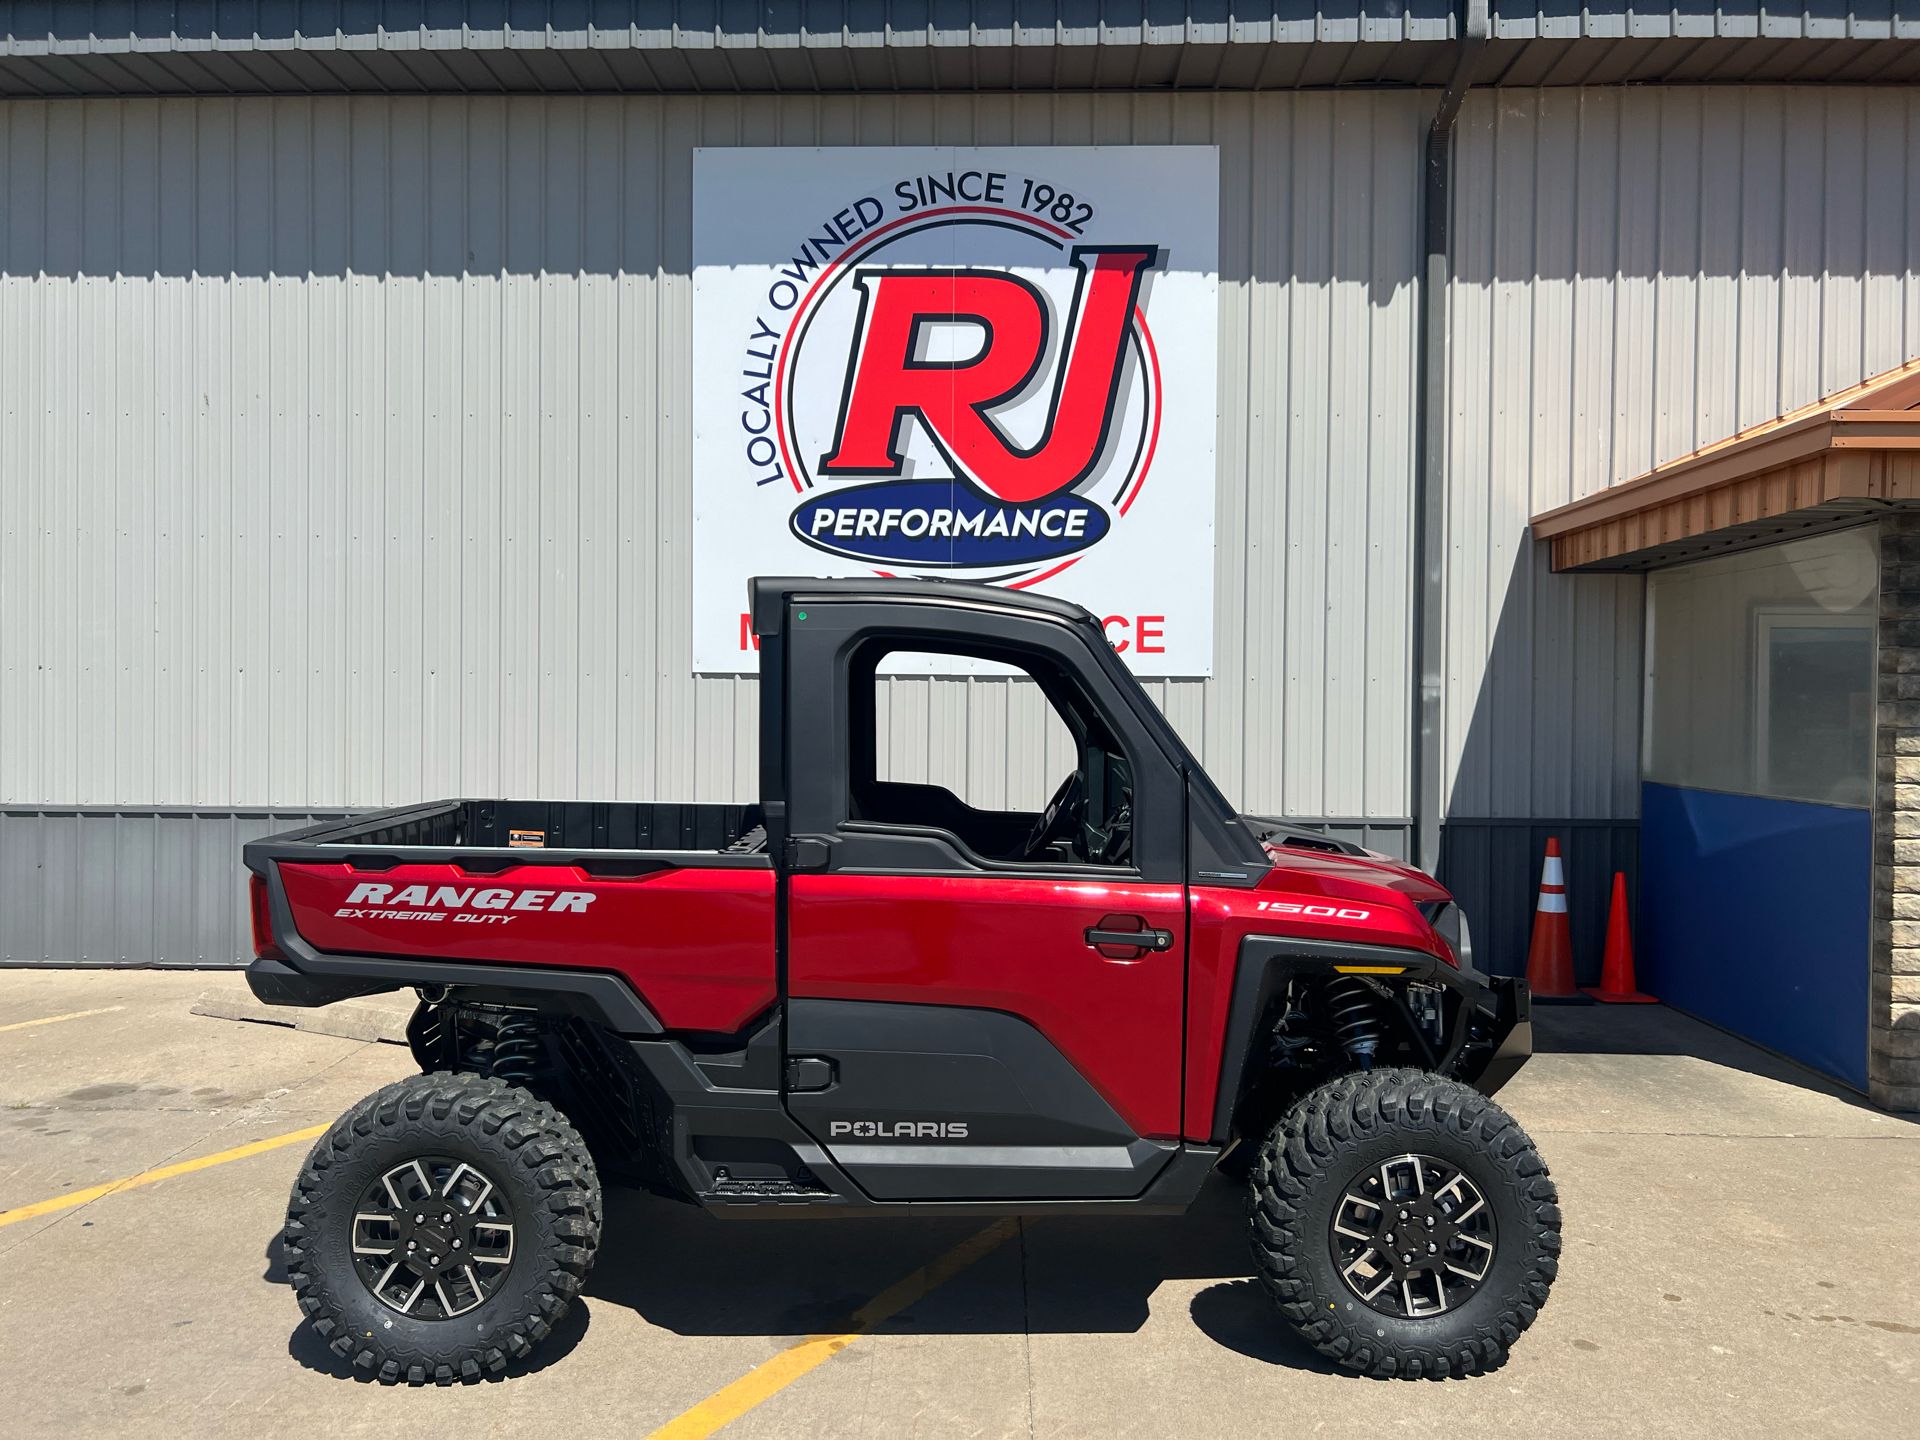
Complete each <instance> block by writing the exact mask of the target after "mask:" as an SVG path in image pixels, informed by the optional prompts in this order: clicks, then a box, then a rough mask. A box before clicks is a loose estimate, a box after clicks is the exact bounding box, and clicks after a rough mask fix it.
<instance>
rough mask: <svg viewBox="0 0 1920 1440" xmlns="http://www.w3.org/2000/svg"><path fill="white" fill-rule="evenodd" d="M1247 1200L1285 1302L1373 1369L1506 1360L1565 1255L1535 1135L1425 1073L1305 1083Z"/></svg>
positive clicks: (1332, 1343) (1419, 1372)
mask: <svg viewBox="0 0 1920 1440" xmlns="http://www.w3.org/2000/svg"><path fill="white" fill-rule="evenodd" d="M1249 1198H1250V1204H1249V1211H1248V1214H1249V1219H1250V1222H1251V1227H1252V1238H1253V1253H1254V1262H1255V1265H1256V1267H1257V1269H1258V1273H1259V1276H1260V1279H1261V1282H1262V1284H1263V1285H1264V1286H1265V1288H1266V1290H1267V1292H1268V1294H1269V1295H1270V1296H1271V1297H1272V1298H1273V1300H1274V1303H1275V1304H1276V1305H1277V1306H1278V1307H1279V1310H1280V1313H1281V1315H1282V1316H1284V1317H1285V1318H1286V1319H1287V1321H1288V1322H1289V1323H1290V1324H1292V1325H1293V1327H1294V1328H1295V1329H1296V1330H1297V1331H1299V1333H1300V1334H1301V1336H1302V1337H1303V1338H1304V1339H1305V1340H1306V1341H1307V1343H1308V1344H1310V1345H1312V1346H1313V1347H1314V1348H1315V1349H1316V1350H1318V1351H1319V1352H1320V1353H1321V1354H1323V1355H1326V1356H1327V1357H1329V1358H1330V1359H1333V1360H1336V1361H1338V1362H1339V1363H1340V1364H1342V1365H1344V1366H1346V1367H1347V1368H1349V1369H1353V1370H1360V1371H1364V1372H1366V1373H1368V1374H1372V1375H1380V1376H1403V1377H1406V1378H1409V1379H1412V1378H1418V1377H1421V1376H1430V1377H1443V1376H1448V1375H1461V1374H1472V1373H1475V1372H1477V1371H1481V1370H1486V1369H1491V1368H1493V1367H1495V1366H1497V1365H1499V1364H1501V1363H1502V1362H1503V1361H1504V1360H1505V1359H1506V1355H1507V1350H1508V1348H1509V1347H1510V1346H1511V1345H1512V1344H1513V1343H1514V1342H1515V1341H1516V1340H1517V1339H1518V1338H1519V1336H1520V1332H1521V1331H1523V1330H1525V1329H1526V1328H1527V1327H1528V1326H1529V1325H1531V1324H1532V1323H1533V1320H1534V1317H1535V1316H1536V1315H1537V1314H1538V1313H1539V1309H1540V1307H1541V1306H1542V1305H1543V1304H1545V1303H1546V1299H1547V1292H1548V1289H1549V1288H1550V1287H1551V1286H1552V1284H1553V1279H1554V1275H1555V1273H1556V1271H1557V1269H1558V1264H1559V1254H1560V1208H1559V1205H1558V1197H1557V1195H1556V1193H1555V1191H1554V1186H1553V1181H1552V1180H1551V1179H1550V1178H1549V1177H1548V1174H1547V1167H1546V1165H1545V1163H1544V1162H1543V1161H1542V1160H1541V1159H1540V1155H1539V1152H1538V1151H1537V1150H1535V1149H1534V1146H1533V1142H1532V1141H1531V1140H1529V1139H1528V1138H1527V1136H1526V1133H1525V1132H1524V1131H1523V1130H1521V1128H1520V1127H1519V1126H1518V1125H1517V1124H1515V1123H1514V1121H1513V1119H1512V1117H1511V1116H1509V1115H1508V1114H1507V1113H1506V1112H1505V1111H1504V1110H1502V1109H1501V1108H1500V1107H1499V1106H1498V1105H1495V1104H1494V1103H1493V1102H1492V1101H1491V1100H1488V1099H1487V1098H1486V1097H1484V1096H1482V1095H1480V1094H1478V1093H1477V1092H1476V1091H1474V1090H1472V1089H1470V1088H1468V1087H1467V1086H1465V1085H1461V1084H1459V1083H1458V1082H1456V1081H1452V1080H1445V1079H1442V1078H1440V1077H1439V1076H1435V1075H1430V1074H1426V1073H1424V1072H1422V1071H1417V1070H1380V1071H1375V1072H1372V1073H1370V1074H1361V1075H1349V1076H1344V1077H1342V1078H1341V1079H1339V1080H1335V1081H1333V1082H1331V1083H1329V1084H1327V1085H1324V1086H1322V1087H1320V1088H1319V1089H1318V1090H1315V1091H1313V1092H1311V1093H1310V1094H1308V1095H1306V1096H1304V1097H1302V1098H1301V1099H1300V1100H1299V1101H1298V1102H1297V1103H1296V1104H1295V1105H1294V1106H1293V1107H1292V1109H1290V1110H1289V1111H1288V1112H1287V1114H1286V1115H1285V1116H1283V1117H1282V1118H1281V1120H1280V1121H1279V1123H1278V1124H1276V1125H1275V1126H1274V1127H1273V1129H1272V1131H1271V1132H1270V1133H1269V1134H1268V1136H1267V1139H1266V1142H1265V1144H1264V1145H1262V1146H1261V1149H1260V1155H1259V1160H1258V1162H1257V1163H1256V1164H1255V1166H1254V1171H1253V1175H1252V1177H1251V1180H1250V1197H1249Z"/></svg>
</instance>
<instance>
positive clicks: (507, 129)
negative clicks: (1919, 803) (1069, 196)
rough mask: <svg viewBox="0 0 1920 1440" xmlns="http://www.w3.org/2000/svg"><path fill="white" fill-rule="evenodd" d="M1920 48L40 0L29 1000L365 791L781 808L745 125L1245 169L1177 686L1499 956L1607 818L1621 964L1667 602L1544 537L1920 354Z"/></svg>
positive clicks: (1581, 873)
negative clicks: (712, 248)
mask: <svg viewBox="0 0 1920 1440" xmlns="http://www.w3.org/2000/svg"><path fill="white" fill-rule="evenodd" d="M1916 35H1920V21H1910V20H1908V19H1906V18H1903V17H1902V16H1901V15H1899V14H1898V12H1897V11H1896V10H1894V9H1891V8H1882V9H1880V10H1878V11H1875V10H1872V9H1871V8H1869V9H1867V10H1858V11H1851V12H1847V13H1844V14H1838V15H1835V14H1829V13H1826V12H1821V13H1818V14H1816V13H1814V11H1813V10H1812V9H1808V10H1807V11H1805V12H1804V13H1800V12H1780V11H1777V10H1765V11H1763V10H1762V8H1761V7H1759V6H1757V5H1748V6H1741V5H1733V6H1726V5H1721V6H1711V7H1702V6H1695V7H1693V8H1691V9H1687V8H1685V7H1683V8H1680V9H1675V10H1672V11H1669V12H1662V13H1660V14H1657V15H1647V14H1641V13H1634V12H1629V11H1628V10H1627V9H1626V7H1624V6H1609V5H1607V4H1605V3H1602V4H1599V5H1596V6H1588V7H1586V8H1584V9H1582V10H1580V11H1579V12H1578V13H1576V14H1562V13H1558V12H1550V11H1549V9H1548V8H1545V7H1541V8H1539V9H1538V10H1537V11H1536V10H1523V9H1521V8H1519V7H1511V8H1509V7H1505V6H1494V7H1491V8H1490V7H1489V6H1488V5H1487V4H1486V3H1485V0H1465V3H1461V4H1458V5H1453V4H1429V5H1415V6H1412V7H1405V6H1399V5H1394V6H1385V7H1374V8H1369V7H1367V6H1364V5H1358V6H1348V7H1345V8H1340V7H1336V8H1335V9H1332V10H1329V9H1327V8H1325V7H1322V8H1320V9H1318V10H1314V9H1301V8H1299V7H1293V8H1288V7H1285V6H1275V7H1271V8H1270V9H1269V10H1268V11H1266V12H1263V13H1261V14H1259V15H1256V16H1251V17H1250V16H1248V15H1246V14H1244V13H1243V12H1240V11H1238V10H1234V9H1232V8H1230V7H1227V6H1224V5H1220V4H1216V3H1208V0H1194V3H1190V4H1189V5H1187V6H1185V7H1178V6H1176V7H1174V8H1173V10H1172V11H1168V10H1166V9H1165V8H1164V7H1155V6H1147V5H1142V4H1137V3H1136V4H1121V3H1108V0H1003V3H989V0H953V3H950V4H929V3H924V0H921V3H914V0H789V3H776V4H772V5H752V6H744V5H732V4H727V3H717V0H706V3H699V0H676V3H672V4H640V3H633V0H622V3H607V0H601V3H591V4H589V3H587V0H544V3H529V4H513V5H506V4H500V3H470V4H461V3H452V0H446V3H439V0H426V3H420V0H412V3H403V0H350V3H345V4H340V3H329V4H325V5H318V4H310V3H298V0H284V3H274V0H262V3H259V4H256V5H249V6H225V5H212V4H206V5H185V4H182V5H145V4H138V3H120V4H111V3H96V4H84V5H54V6H49V5H46V4H28V3H14V4H0V97H4V98H0V616H4V620H5V623H4V624H0V963H8V964H23V963H24V964H36V963H74V962H81V963H100V964H162V965H198V964H222V963H232V962H237V961H238V960H240V959H241V958H243V954H244V951H245V949H246V942H245V928H244V916H243V913H242V906H241V898H242V896H241V887H240V885H239V881H238V869H237V853H238V844H239V842H240V841H241V840H242V839H244V838H246V837H249V836H252V835H257V834H261V833H266V832H269V831H271V830H273V829H276V828H286V827H287V826H289V825H291V824H293V823H295V822H297V821H303V820H305V819H307V818H308V817H314V816H323V815H331V814H338V813H340V812H342V811H343V810H345V809H348V808H353V807H361V806H372V805H380V804H390V803H398V802H401V801H407V800H413V799H417V798H421V797H426V796H439V795H452V794H468V795H490V794H525V795H533V794H539V795H545V796H552V797H556V798H570V797H594V798H614V797H636V796H641V797H649V798H685V799H701V800H744V799H749V798H752V797H751V787H752V781H753V774H754V771H753V765H754V755H753V751H752V747H753V728H752V722H753V693H752V687H753V684H754V682H753V680H752V679H750V678H744V677H740V676H720V675H708V676H696V675H695V674H694V673H693V669H692V665H691V660H690V650H689V643H690V642H689V638H688V637H689V628H690V626H689V613H688V609H689V603H690V602H689V592H690V586H691V580H690V575H689V569H688V551H689V543H688V541H689V534H690V526H691V514H692V494H693V490H692V465H691V460H690V453H691V446H692V433H691V425H690V422H689V419H688V415H689V410H690V406H691V404H692V400H693V397H692V395H691V394H690V387H691V381H690V378H689V370H688V364H687V356H688V355H689V353H690V349H691V346H692V326H693V305H692V251H691V246H692V228H691V218H690V217H691V214H692V209H693V194H692V176H693V157H694V153H695V151H696V149H700V148H707V147H730V146H761V147H768V146H796V147H813V146H825V147H839V146H866V145H935V144H937V145H994V146H1003V145H1043V144H1044V145H1096V144H1099V145H1138V146H1153V145H1163V144H1172V143H1181V144H1201V145H1211V146H1216V147H1218V154H1219V191H1220V212H1221V213H1220V223H1219V245H1220V253H1219V296H1220V307H1219V308H1220V313H1219V376H1218V386H1219V396H1220V408H1219V415H1218V420H1217V436H1216V445H1215V449H1216V454H1217V466H1218V476H1219V480H1218V496H1217V504H1216V511H1215V522H1214V524H1215V531H1214V533H1215V537H1216V552H1215V560H1214V599H1215V636H1214V656H1213V664H1212V667H1211V674H1210V675H1209V676H1208V677H1207V678H1204V679H1184V678H1173V679H1158V680H1154V681H1152V682H1150V685H1149V688H1150V689H1151V690H1152V692H1153V693H1154V695H1155V698H1156V699H1157V700H1158V701H1159V703H1160V704H1161V705H1162V706H1163V708H1164V709H1165V710H1166V711H1167V713H1168V714H1169V716H1170V717H1171V718H1172V719H1173V720H1174V722H1175V723H1176V724H1177V725H1178V726H1179V728H1180V729H1181V730H1182V732H1183V733H1184V734H1186V735H1187V736H1188V737H1189V739H1190V740H1191V742H1192V743H1193V744H1194V746H1195V748H1196V750H1197V751H1198V752H1199V753H1200V754H1201V756H1202V758H1203V759H1204V760H1205V762H1206V764H1207V765H1208V767H1209V769H1210V770H1211V771H1212V773H1213V774H1214V775H1215V776H1216V777H1217V778H1218V779H1219V780H1220V782H1221V783H1222V785H1223V786H1224V787H1225V788H1226V790H1227V791H1228V793H1229V794H1230V795H1234V796H1235V797H1236V798H1237V799H1238V800H1239V801H1240V803H1241V804H1242V806H1243V807H1244V808H1245V809H1247V810H1248V811H1251V812H1258V813H1273V814H1284V815H1288V816H1293V817H1297V818H1300V819H1303V820H1306V821H1309V822H1311V823H1313V824H1317V825H1324V826H1327V827H1329V828H1331V829H1334V830H1337V831H1339V832H1341V833H1343V834H1347V835H1350V836H1352V837H1354V838H1358V839H1361V840H1363V841H1365V842H1366V843H1369V844H1372V845H1374V846H1377V847H1379V848H1383V849H1388V850H1393V851H1397V852H1400V853H1404V854H1410V855H1413V856H1415V857H1417V858H1418V859H1420V860H1421V861H1422V863H1425V864H1428V865H1437V866H1438V867H1439V869H1440V871H1441V873H1442V876H1443V878H1445V879H1447V880H1448V881H1449V883H1451V884H1453V885H1454V886H1455V887H1456V888H1457V890H1458V891H1459V893H1460V894H1461V895H1462V898H1463V899H1464V900H1465V902H1466V903H1467V905H1468V908H1469V912H1470V913H1472V914H1473V915H1474V916H1475V917H1476V923H1477V924H1478V926H1479V927H1480V930H1481V933H1482V934H1483V936H1484V937H1485V939H1484V943H1485V945H1486V947H1487V949H1488V951H1489V953H1490V954H1491V956H1492V957H1493V960H1494V963H1495V964H1496V966H1498V967H1500V968H1505V969H1513V968H1517V967H1518V966H1519V964H1520V963H1521V961H1522V958H1523V956H1524V949H1525V937H1526V927H1527V924H1528V922H1529V919H1530V912H1531V904H1532V885H1533V879H1534V866H1535V865H1536V863H1537V861H1536V858H1535V857H1537V855H1538V853H1539V847H1540V844H1541V842H1542V840H1543V839H1544V838H1545V836H1546V835H1548V834H1558V835H1560V836H1562V837H1563V838H1564V839H1565V841H1566V843H1567V846H1568V850H1569V855H1570V857H1571V860H1572V869H1573V874H1572V877H1571V878H1572V888H1573V892H1574V907H1573V908H1574V911H1575V916H1576V940H1577V943H1578V946H1579V948H1580V952H1581V955H1582V957H1583V966H1584V965H1588V964H1597V959H1598V935H1599V931H1600V927H1601V926H1602V925H1603V923H1604V893H1605V889H1604V887H1605V885H1606V882H1607V881H1608V879H1609V878H1610V876H1611V874H1612V872H1613V871H1614V870H1615V869H1625V870H1627V871H1628V872H1629V874H1630V876H1633V875H1636V872H1637V865H1638V858H1637V857H1638V853H1639V818H1640V803H1641V782H1642V728H1643V727H1642V711H1643V704H1644V702H1645V698H1646V697H1645V693H1644V687H1643V677H1644V674H1645V669H1646V659H1645V652H1644V646H1645V641H1644V636H1645V633H1646V625H1647V620H1646V595H1647V583H1648V582H1647V580H1646V578H1645V576H1644V574H1643V573H1641V572H1640V571H1639V570H1634V569H1629V570H1624V571H1620V570H1615V571H1605V572H1595V573H1578V574H1575V573H1555V571H1554V569H1553V566H1552V564H1551V563H1550V559H1549V556H1548V554H1547V551H1546V547H1545V546H1544V545H1542V544H1541V543H1539V542H1538V541H1537V540H1536V539H1535V538H1534V536H1533V535H1532V533H1531V532H1530V531H1529V528H1528V527H1529V520H1530V517H1532V516H1534V515H1536V514H1541V513H1543V512H1547V511H1550V510H1553V509H1555V508H1556V507H1560V506H1564V505H1567V504H1569V503H1570V502H1574V501H1578V500H1581V499H1582V498H1583V497H1588V496H1591V495H1594V494H1595V493H1596V492H1601V491H1605V490H1607V489H1608V488H1609V487H1613V486H1616V485H1619V484H1621V483H1622V482H1625V481H1628V480H1629V479H1631V478H1633V477H1635V476H1639V475H1641V474H1643V473H1644V472H1649V471H1653V470H1655V469H1656V467H1659V466H1660V465H1662V464H1663V463H1665V462H1669V461H1673V460H1675V459H1676V458H1678V457H1681V456H1684V455H1687V454H1688V453H1689V452H1692V451H1694V450H1696V449H1698V448H1700V447H1702V446H1704V445H1709V444H1711V443H1713V442H1715V441H1717V440H1719V439H1721V438H1722V437H1724V436H1727V435H1731V434H1734V433H1735V432H1738V431H1741V430H1743V429H1745V428H1748V427H1751V426H1753V425H1756V424H1760V423H1762V422H1765V421H1768V420H1771V419H1773V418H1774V417H1776V416H1779V415H1782V414H1784V413H1786V412H1789V411H1792V410H1794V409H1795V408H1796V407H1798V406H1801V405H1805V404H1808V403H1810V402H1813V401H1815V400H1817V399H1819V398H1820V397H1822V396H1824V395H1828V394H1831V393H1833V392H1837V391H1840V390H1842V389H1844V388H1845V387H1847V386H1849V385H1852V384H1854V383H1856V382H1858V381H1860V380H1862V379H1864V378H1866V377H1868V376H1871V375H1874V374H1876V373H1878V372H1881V371H1885V370H1888V369H1891V368H1893V367H1897V366H1900V365H1902V364H1903V363H1904V362H1906V361H1907V360H1909V359H1910V358H1912V357H1914V356H1916V355H1920V254H1917V253H1916V248H1917V247H1920V238H1917V237H1920V98H1917V97H1916V92H1915V91H1914V90H1913V89H1911V88H1909V86H1910V83H1911V82H1912V81H1913V80H1914V79H1915V77H1916V75H1920V46H1912V40H1913V38H1914V37H1915V36H1916ZM1910 46H1911V47H1912V48H1909V47H1910ZM1854 518H1855V519H1856V520H1857V519H1858V518H1860V517H1859V515H1857V514H1856V515H1855V517H1854ZM1069 593H1070V592H1069ZM890 684H891V687H892V695H891V700H890V720H889V723H890V725H891V727H892V732H893V740H894V745H895V749H896V753H897V754H898V755H899V756H900V757H902V758H901V760H900V763H901V764H903V765H905V766H907V767H909V768H911V767H913V766H915V765H919V766H923V767H932V768H933V769H935V770H937V771H938V772H939V773H942V774H945V775H950V776H955V777H957V780H958V782H959V783H961V784H963V785H965V786H966V787H967V788H969V789H971V790H973V791H974V792H975V793H981V794H986V795H989V796H991V795H993V794H996V793H999V792H1002V791H1004V789H1005V788H1006V787H1009V786H1014V785H1020V784H1025V783H1027V782H1030V781H1031V780H1032V779H1033V778H1035V777H1036V776H1039V775H1041V774H1042V773H1043V772H1044V770H1045V763H1044V742H1043V741H1042V739H1041V738H1040V735H1039V730H1038V710H1037V709H1036V708H1035V707H1034V706H1032V705H1031V704H1030V703H1028V698H1023V696H1022V695H1021V694H1020V691H1019V689H1018V687H1017V686H1014V685H1012V684H1011V683H1009V682H1004V681H996V680H983V679H967V678H960V679H952V678H916V677H902V678H897V679H894V680H893V681H891V682H890ZM1029 698H1030V697H1029ZM1862 963H1863V964H1864V960H1863V962H1862ZM1863 973H1864V971H1863ZM1909 988H1910V986H1909ZM1903 993H1904V992H1903ZM1877 994H1878V992H1877V991H1876V995H1877ZM1888 994H1889V996H1891V994H1892V990H1891V989H1889V991H1888ZM1875 1003H1876V1004H1882V1005H1883V1007H1884V1005H1885V1004H1889V1003H1895V1002H1894V1001H1892V1000H1888V1001H1885V1002H1882V1001H1879V1000H1877V999H1876V1001H1875ZM1876 1016H1877V1017H1878V1018H1877V1019H1876V1023H1878V1024H1880V1025H1881V1026H1882V1028H1886V1026H1887V1025H1888V1024H1890V1023H1891V1022H1890V1021H1888V1020H1887V1019H1886V1018H1885V1017H1884V1016H1879V1015H1878V1012H1876ZM1862 1023H1863V1030H1864V1024H1865V1022H1864V1021H1863V1022H1862ZM1888 1053H1889V1056H1891V1051H1889V1052H1888ZM1889 1063H1891V1060H1890V1061H1889ZM1903 1063H1905V1064H1908V1065H1910V1064H1911V1063H1913V1062H1903ZM1901 1076H1905V1077H1906V1078H1900V1077H1901ZM1895 1083H1898V1084H1901V1085H1912V1084H1915V1083H1920V1077H1915V1076H1912V1075H1910V1074H1908V1072H1907V1071H1906V1070H1901V1071H1900V1072H1899V1073H1898V1074H1896V1073H1895V1072H1894V1071H1893V1070H1886V1071H1885V1073H1884V1074H1882V1075H1880V1076H1879V1077H1877V1079H1876V1084H1884V1085H1893V1084H1895Z"/></svg>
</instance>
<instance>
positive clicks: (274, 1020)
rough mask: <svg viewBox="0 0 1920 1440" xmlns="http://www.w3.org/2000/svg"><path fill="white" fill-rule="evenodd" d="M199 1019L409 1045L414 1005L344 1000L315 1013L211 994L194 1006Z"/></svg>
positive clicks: (226, 993) (224, 993)
mask: <svg viewBox="0 0 1920 1440" xmlns="http://www.w3.org/2000/svg"><path fill="white" fill-rule="evenodd" d="M193 1013H194V1014H195V1015H205V1016H207V1017H208V1018H210V1019H214V1020H251V1021H255V1022H257V1023H259V1024H263V1025H285V1026H287V1027H289V1028H290V1029H294V1030H304V1031H306V1032H307V1033H308V1034H310V1035H334V1036H338V1037H339V1038H340V1039H342V1040H362V1041H378V1042H380V1043H382V1044H386V1045H404V1044H406V1043H407V1021H408V1019H410V1018H411V1017H412V1015H413V1006H412V1005H411V1004H400V1003H397V1002H395V1001H391V1000H384V999H382V1000H341V1001H337V1002H336V1003H334V1004H332V1005H322V1006H319V1007H317V1008H315V1009H312V1010H307V1009H301V1008H298V1007H293V1006H285V1005H263V1004H261V1003H260V1002H259V1001H258V1000H256V999H254V998H253V997H252V996H251V995H244V994H243V995H235V994H233V993H231V992H230V991H215V990H209V991H207V992H205V993H203V994H202V995H201V996H200V998H199V999H198V1000H196V1001H195V1002H194V1004H193Z"/></svg>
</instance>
